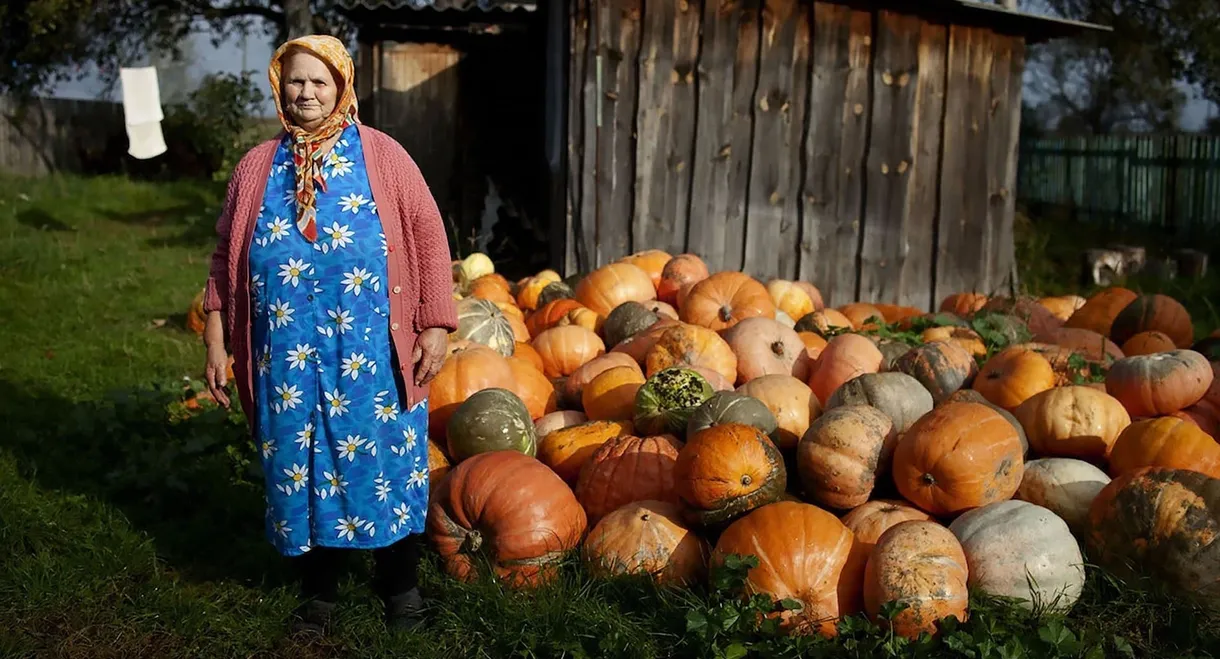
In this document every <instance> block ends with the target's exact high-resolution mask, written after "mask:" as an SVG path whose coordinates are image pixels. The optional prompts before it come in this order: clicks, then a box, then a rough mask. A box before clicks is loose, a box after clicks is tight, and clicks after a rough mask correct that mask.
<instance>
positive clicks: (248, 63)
mask: <svg viewBox="0 0 1220 659" xmlns="http://www.w3.org/2000/svg"><path fill="white" fill-rule="evenodd" d="M190 47H191V49H192V50H193V55H194V61H193V62H192V63H191V64H190V66H187V67H186V68H185V71H181V72H177V73H178V75H173V74H172V73H171V72H168V71H166V72H161V88H162V101H163V102H167V101H168V100H170V99H169V98H168V97H170V96H172V95H173V94H174V92H175V90H176V89H177V87H178V86H179V85H178V84H177V83H178V82H179V81H180V79H181V78H185V80H184V81H183V82H185V83H186V85H187V86H188V87H190V86H192V85H195V84H198V81H199V80H200V79H201V78H202V77H203V76H205V75H207V74H208V73H219V72H231V73H238V72H240V71H241V70H242V67H243V63H244V66H245V67H246V68H248V69H254V70H255V71H256V80H265V78H261V77H259V76H261V75H262V72H263V71H264V70H265V69H264V67H265V66H266V63H267V61H268V60H269V59H270V58H271V52H272V48H271V43H270V41H269V40H268V38H267V37H266V36H265V35H264V34H263V32H262V31H256V32H255V33H253V34H251V35H250V37H249V38H248V39H246V41H245V44H244V47H243V43H242V39H241V37H240V36H239V35H233V36H231V37H230V38H228V39H226V40H225V41H223V42H222V43H221V44H220V45H219V46H213V45H212V42H211V37H210V35H209V34H207V33H197V34H194V35H192V37H191V43H190ZM104 92H105V90H104V88H103V86H102V84H101V83H100V82H99V79H98V77H97V76H96V75H94V76H89V77H86V78H85V79H83V80H80V81H70V82H65V83H63V84H60V85H59V86H58V87H56V88H55V90H54V91H53V93H52V95H53V96H57V97H62V98H86V99H92V98H104V97H106V96H104ZM109 98H110V99H111V100H118V98H119V97H118V91H117V90H115V91H114V93H113V94H111V95H110V96H109ZM264 111H265V113H266V115H267V116H272V115H274V113H275V108H274V106H273V104H272V102H271V100H270V99H268V100H267V103H266V107H265V109H264ZM1217 114H1220V111H1217V109H1216V108H1215V106H1214V105H1212V104H1211V103H1209V102H1207V101H1204V100H1201V99H1198V98H1194V97H1192V99H1191V100H1190V102H1189V103H1187V104H1186V107H1185V108H1184V109H1183V112H1182V128H1183V129H1185V130H1198V129H1199V128H1201V127H1202V126H1203V125H1204V124H1205V123H1206V122H1207V118H1208V116H1210V115H1217Z"/></svg>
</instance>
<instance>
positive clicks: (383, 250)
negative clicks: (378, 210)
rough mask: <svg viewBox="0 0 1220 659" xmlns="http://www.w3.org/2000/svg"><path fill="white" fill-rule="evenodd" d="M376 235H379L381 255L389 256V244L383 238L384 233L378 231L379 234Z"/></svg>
mask: <svg viewBox="0 0 1220 659" xmlns="http://www.w3.org/2000/svg"><path fill="white" fill-rule="evenodd" d="M375 205H376V204H374V206H375ZM377 235H378V236H381V255H382V256H389V255H390V246H389V244H388V243H386V240H385V234H384V233H379V234H377Z"/></svg>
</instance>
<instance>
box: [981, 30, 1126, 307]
mask: <svg viewBox="0 0 1220 659" xmlns="http://www.w3.org/2000/svg"><path fill="white" fill-rule="evenodd" d="M992 43H993V44H994V46H993V52H994V53H995V54H994V59H993V60H992V76H991V117H990V119H989V120H988V132H987V153H988V156H987V161H988V163H989V165H990V167H991V170H990V172H989V174H988V205H987V225H988V227H989V233H990V237H991V240H990V243H991V251H990V259H991V260H990V261H989V268H988V270H989V276H990V279H991V287H992V288H993V289H994V290H996V291H997V292H1003V293H1005V294H1007V295H1016V292H1017V288H1018V284H1019V281H1018V279H1017V257H1016V251H1015V250H1016V247H1015V245H1014V236H1013V219H1014V216H1015V215H1016V212H1017V195H1016V181H1017V145H1018V143H1019V142H1020V138H1021V87H1022V84H1023V78H1024V72H1025V42H1024V40H1022V39H1021V38H1020V37H1012V36H1005V35H995V36H994V37H993V38H992ZM1093 162H1094V164H1095V165H1096V164H1097V162H1098V161H1097V160H1094V161H1093ZM1106 179H1107V182H1109V181H1110V180H1112V176H1110V175H1107V176H1106ZM1091 187H1094V188H1097V189H1096V190H1095V192H1101V189H1100V185H1096V186H1091ZM1094 219H1095V218H1094Z"/></svg>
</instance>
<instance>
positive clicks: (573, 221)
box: [564, 0, 599, 276]
mask: <svg viewBox="0 0 1220 659" xmlns="http://www.w3.org/2000/svg"><path fill="white" fill-rule="evenodd" d="M571 3H572V4H571V12H570V19H569V25H570V28H569V29H570V30H571V35H572V36H571V40H570V41H569V53H570V54H569V63H570V64H569V68H568V94H569V96H568V195H567V196H568V209H567V211H568V221H567V229H566V230H567V250H566V252H567V253H566V255H565V257H564V274H565V276H566V275H572V274H575V273H578V272H585V271H588V270H589V268H590V266H591V265H592V263H593V259H594V258H595V246H594V242H593V235H594V226H595V225H594V221H595V217H594V215H595V214H594V203H595V202H596V200H597V193H596V190H595V189H594V180H595V179H594V172H595V171H596V167H597V161H596V159H595V157H596V152H597V145H596V142H595V140H596V137H597V130H596V124H597V116H596V114H595V108H596V95H597V94H598V93H599V92H598V91H597V89H596V83H597V80H596V76H595V71H594V68H593V66H592V62H593V59H594V58H593V49H592V47H591V43H592V42H593V39H592V38H591V35H590V28H591V22H590V0H571Z"/></svg>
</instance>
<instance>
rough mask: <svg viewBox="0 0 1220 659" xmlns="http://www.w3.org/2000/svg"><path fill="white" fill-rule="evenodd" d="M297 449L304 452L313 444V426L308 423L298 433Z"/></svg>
mask: <svg viewBox="0 0 1220 659" xmlns="http://www.w3.org/2000/svg"><path fill="white" fill-rule="evenodd" d="M296 442H297V449H298V450H301V451H304V450H306V449H308V448H309V445H310V444H311V443H312V442H313V424H312V423H306V424H305V427H304V428H303V429H301V430H298V431H297V439H296Z"/></svg>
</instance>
